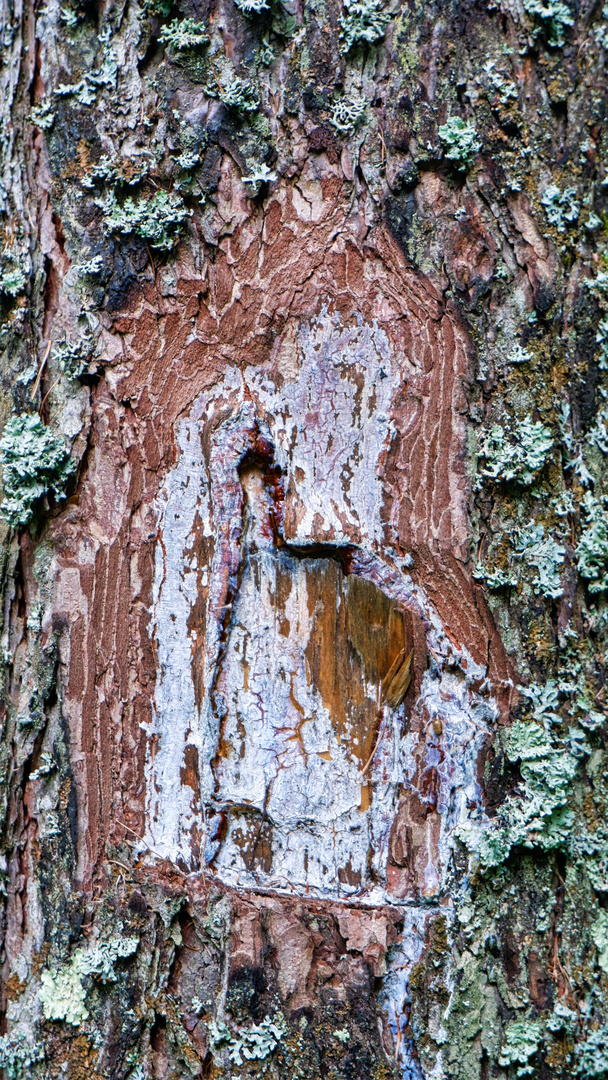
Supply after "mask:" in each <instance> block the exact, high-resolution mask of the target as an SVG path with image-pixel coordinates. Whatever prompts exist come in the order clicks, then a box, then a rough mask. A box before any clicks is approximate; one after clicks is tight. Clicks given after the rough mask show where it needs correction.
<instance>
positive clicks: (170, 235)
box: [95, 191, 192, 250]
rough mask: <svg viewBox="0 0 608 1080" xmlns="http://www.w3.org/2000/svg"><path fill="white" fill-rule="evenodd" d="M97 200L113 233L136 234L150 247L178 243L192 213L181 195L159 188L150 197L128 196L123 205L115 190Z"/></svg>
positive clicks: (163, 247) (161, 246) (166, 246)
mask: <svg viewBox="0 0 608 1080" xmlns="http://www.w3.org/2000/svg"><path fill="white" fill-rule="evenodd" d="M95 201H96V204H97V206H99V207H100V209H101V211H102V213H103V216H104V220H105V223H106V226H107V228H108V229H109V230H110V231H111V232H120V233H125V234H128V233H135V234H136V235H137V236H141V237H142V238H143V239H144V240H147V241H149V243H150V245H151V247H155V248H161V249H165V250H168V249H170V248H172V247H173V246H174V245H175V244H176V242H177V240H178V234H179V231H180V229H181V227H182V226H183V224H184V222H185V221H186V220H187V218H189V217H190V216H191V214H192V211H191V210H188V209H187V207H186V206H184V203H183V200H182V199H181V198H180V197H179V195H175V194H174V193H173V192H170V191H156V192H155V193H154V195H152V197H151V198H143V197H142V198H139V199H137V201H136V202H135V201H134V200H133V199H131V198H128V199H125V201H124V203H123V204H122V205H120V204H119V203H118V201H117V199H116V195H115V194H114V192H113V191H112V192H108V193H107V194H106V195H105V196H104V197H103V198H101V199H96V200H95Z"/></svg>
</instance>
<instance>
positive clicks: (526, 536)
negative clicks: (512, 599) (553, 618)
mask: <svg viewBox="0 0 608 1080" xmlns="http://www.w3.org/2000/svg"><path fill="white" fill-rule="evenodd" d="M565 556H566V549H565V547H564V546H563V544H559V543H558V542H557V541H556V540H554V539H553V537H552V536H546V535H545V530H544V528H543V526H542V525H540V524H534V523H533V522H531V523H530V524H529V525H526V526H525V528H523V529H520V530H519V532H518V534H517V537H516V539H515V556H514V557H515V558H516V559H521V560H522V561H523V562H524V563H525V564H526V565H527V566H529V567H532V568H533V569H534V570H535V571H536V574H535V580H534V582H533V586H532V587H533V590H534V593H535V595H536V596H544V597H547V598H553V599H556V598H557V597H558V596H561V595H562V593H563V588H562V583H561V567H562V566H563V563H564V559H565Z"/></svg>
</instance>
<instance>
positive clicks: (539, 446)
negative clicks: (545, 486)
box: [479, 416, 553, 486]
mask: <svg viewBox="0 0 608 1080" xmlns="http://www.w3.org/2000/svg"><path fill="white" fill-rule="evenodd" d="M552 448H553V438H552V436H551V432H550V430H549V428H547V427H545V425H544V424H543V423H542V422H541V421H540V420H538V421H533V420H532V417H531V416H527V417H525V418H524V419H523V420H520V421H516V422H514V423H513V425H512V427H511V428H510V430H506V429H505V428H504V427H502V426H501V425H498V424H494V426H493V427H491V428H490V430H489V431H487V432H485V433H484V434H483V435H482V436H481V437H480V440H479V456H480V458H482V459H484V460H485V462H486V464H485V466H484V467H483V468H482V469H481V470H480V471H481V475H482V476H485V477H488V478H489V479H492V480H498V481H502V482H507V481H510V480H515V481H516V483H518V484H524V485H526V486H528V485H529V484H532V483H533V482H534V480H535V479H536V477H537V476H538V474H539V472H540V470H541V469H542V468H543V466H544V465H545V463H546V461H547V459H548V457H549V454H550V452H551V450H552Z"/></svg>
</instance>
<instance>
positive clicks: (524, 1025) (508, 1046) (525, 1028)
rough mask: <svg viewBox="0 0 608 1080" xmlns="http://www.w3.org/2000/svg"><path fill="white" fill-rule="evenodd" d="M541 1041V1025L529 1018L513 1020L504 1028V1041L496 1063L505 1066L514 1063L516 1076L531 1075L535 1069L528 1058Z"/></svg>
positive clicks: (532, 1055)
mask: <svg viewBox="0 0 608 1080" xmlns="http://www.w3.org/2000/svg"><path fill="white" fill-rule="evenodd" d="M540 1041H541V1026H540V1024H538V1023H535V1022H533V1021H531V1020H515V1021H514V1022H513V1023H512V1024H509V1026H508V1027H507V1028H506V1030H505V1041H504V1043H503V1046H502V1050H501V1052H500V1058H499V1059H498V1064H499V1065H502V1067H503V1068H506V1067H507V1066H508V1065H515V1066H516V1070H515V1075H516V1076H518V1077H522V1076H532V1074H533V1073H534V1071H535V1069H534V1067H533V1065H531V1064H530V1058H532V1057H534V1055H535V1054H536V1052H537V1050H538V1047H539V1044H540Z"/></svg>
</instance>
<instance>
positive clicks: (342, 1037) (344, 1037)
mask: <svg viewBox="0 0 608 1080" xmlns="http://www.w3.org/2000/svg"><path fill="white" fill-rule="evenodd" d="M334 1039H338V1041H339V1042H341V1043H343V1044H344V1045H346V1043H347V1042H348V1040H349V1039H350V1031H349V1030H348V1028H338V1029H337V1030H336V1031H334Z"/></svg>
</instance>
